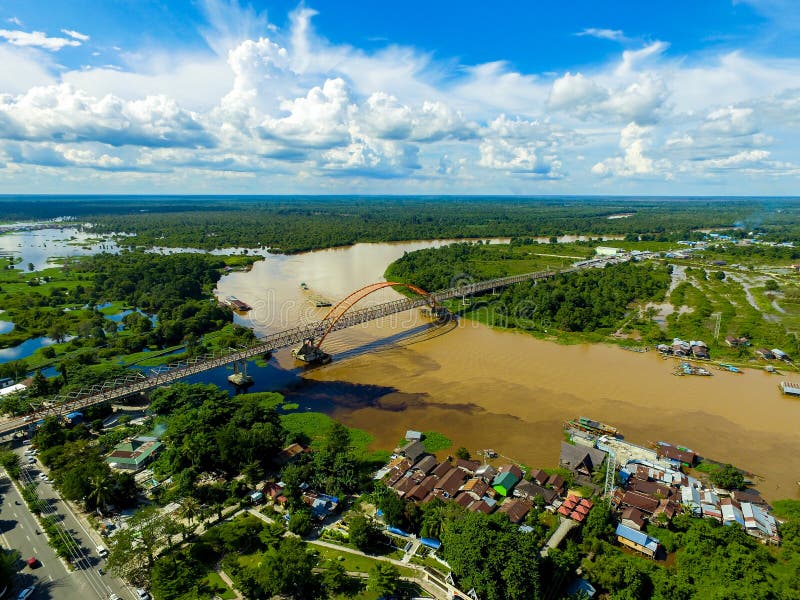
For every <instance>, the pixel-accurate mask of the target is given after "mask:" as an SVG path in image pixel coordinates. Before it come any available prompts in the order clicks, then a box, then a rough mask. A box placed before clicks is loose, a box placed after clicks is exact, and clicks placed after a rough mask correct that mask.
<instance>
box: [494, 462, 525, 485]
mask: <svg viewBox="0 0 800 600" xmlns="http://www.w3.org/2000/svg"><path fill="white" fill-rule="evenodd" d="M502 473H511V474H513V475H514V477H516V478H517V481H519V480H521V479H522V478H523V477H525V473H523V472H522V469H520V468H519V467H518V466H517V465H511V464H508V465H500V466H499V467H498V468H497V474H498V475H500V474H502Z"/></svg>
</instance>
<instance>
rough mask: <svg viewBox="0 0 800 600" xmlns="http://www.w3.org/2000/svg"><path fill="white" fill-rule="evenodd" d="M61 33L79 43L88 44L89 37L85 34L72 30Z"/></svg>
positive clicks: (63, 30)
mask: <svg viewBox="0 0 800 600" xmlns="http://www.w3.org/2000/svg"><path fill="white" fill-rule="evenodd" d="M61 33H65V34H67V35H68V36H69V37H71V38H73V39H76V40H78V41H79V42H88V41H89V39H90V38H89V36H88V35H86V34H85V33H81V32H80V31H75V30H74V29H62V30H61Z"/></svg>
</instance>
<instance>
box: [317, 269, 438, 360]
mask: <svg viewBox="0 0 800 600" xmlns="http://www.w3.org/2000/svg"><path fill="white" fill-rule="evenodd" d="M387 287H404V288H406V289H408V290H411V291H412V292H416V293H417V294H419V295H420V296H424V297H425V298H427V299H428V303H429V304H430V305H431V306H434V305H435V302H434V300H433V298H432V297H431V295H430V294H429V293H428V292H426V291H425V290H423V289H422V288H420V287H417V286H415V285H411V284H410V283H400V282H398V281H381V282H379V283H373V284H371V285H368V286H365V287H363V288H361V289H360V290H356V291H355V292H353V293H352V294H350V295H349V296H347V297H345V298H344V299H343V300H341V301H340V302H339V303H338V304H337V305H336V306H334V307H333V308H332V309H330V311H328V314H327V315H325V318H324V319H323V321H327V320H329V319H330V323H328V327H326V328H325V333H323V334H322V337H320V338H319V341H318V342H317V343H316V347H317V348H319V347H320V346H321V345H322V342H323V341H324V340H325V337H326V336H327V335H328V334H329V333H330V332H331V330H332V329H333V327H334V325H336V323H337V322H338V321H339V319H341V318H342V317H343V316H344V315H345V313H346V312H347V311H348V310H350V309H351V308H353V306H354V305H355V304H356V303H358V302H359V301H361V300H363V299H364V298H366V297H367V296H369V295H370V294H372V293H373V292H377V291H378V290H382V289H383V288H387Z"/></svg>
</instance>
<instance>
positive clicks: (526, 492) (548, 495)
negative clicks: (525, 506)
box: [514, 480, 558, 504]
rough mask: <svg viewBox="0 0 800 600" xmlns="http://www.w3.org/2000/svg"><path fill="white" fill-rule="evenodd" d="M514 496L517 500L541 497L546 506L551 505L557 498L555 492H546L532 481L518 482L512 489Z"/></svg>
mask: <svg viewBox="0 0 800 600" xmlns="http://www.w3.org/2000/svg"><path fill="white" fill-rule="evenodd" d="M514 495H515V496H517V497H519V498H531V499H532V498H535V497H536V496H541V497H542V498H543V499H544V501H545V503H546V504H551V503H552V502H553V500H555V499H556V498H557V497H558V493H557V492H556V491H555V490H548V489H547V488H544V487H542V486H540V485H539V484H537V483H533V482H532V481H527V480H526V481H520V482H519V483H518V484H517V486H516V487H515V488H514Z"/></svg>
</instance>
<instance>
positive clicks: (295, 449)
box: [275, 443, 311, 466]
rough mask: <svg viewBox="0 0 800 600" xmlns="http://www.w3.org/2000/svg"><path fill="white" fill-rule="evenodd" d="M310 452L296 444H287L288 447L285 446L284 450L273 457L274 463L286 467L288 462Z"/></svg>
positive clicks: (308, 449)
mask: <svg viewBox="0 0 800 600" xmlns="http://www.w3.org/2000/svg"><path fill="white" fill-rule="evenodd" d="M310 451H311V450H310V448H307V447H306V446H303V445H302V444H296V443H295V444H289V445H288V446H286V448H284V449H283V450H281V451H280V452H278V454H276V455H275V462H276V463H278V464H279V465H281V466H282V465H286V464H289V463H290V462H293V461H295V460H297V457H298V456H300V455H301V454H305V453H308V452H310Z"/></svg>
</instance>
